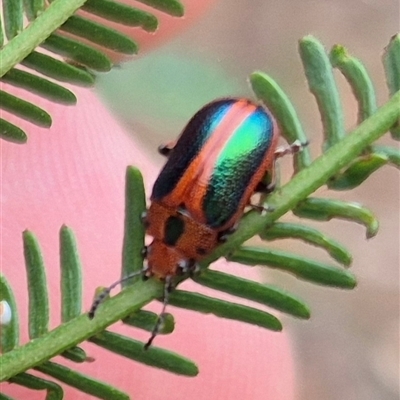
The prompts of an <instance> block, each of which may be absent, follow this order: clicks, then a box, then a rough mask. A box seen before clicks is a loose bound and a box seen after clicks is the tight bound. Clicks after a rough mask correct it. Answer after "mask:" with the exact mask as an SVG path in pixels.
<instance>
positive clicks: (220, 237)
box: [218, 223, 238, 243]
mask: <svg viewBox="0 0 400 400" xmlns="http://www.w3.org/2000/svg"><path fill="white" fill-rule="evenodd" d="M237 228H238V224H237V223H236V224H235V225H233V226H231V227H230V228H228V229H226V230H225V231H222V232H220V233H219V234H218V242H219V243H225V242H226V241H227V240H228V238H229V236H230V235H232V233H235V232H236V230H237Z"/></svg>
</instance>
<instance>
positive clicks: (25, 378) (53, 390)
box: [9, 372, 64, 400]
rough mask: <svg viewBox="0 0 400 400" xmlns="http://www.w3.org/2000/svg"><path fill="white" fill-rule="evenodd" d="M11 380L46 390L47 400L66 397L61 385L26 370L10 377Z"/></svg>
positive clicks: (60, 399)
mask: <svg viewBox="0 0 400 400" xmlns="http://www.w3.org/2000/svg"><path fill="white" fill-rule="evenodd" d="M9 382H12V383H15V384H17V385H20V386H24V387H27V388H29V389H33V390H45V391H46V400H62V399H63V398H64V392H63V390H62V388H61V386H60V385H57V384H56V383H54V382H51V381H48V380H47V379H43V378H39V377H37V376H34V375H32V374H27V373H26V372H22V373H21V374H18V375H15V376H14V377H12V378H11V379H10V381H9Z"/></svg>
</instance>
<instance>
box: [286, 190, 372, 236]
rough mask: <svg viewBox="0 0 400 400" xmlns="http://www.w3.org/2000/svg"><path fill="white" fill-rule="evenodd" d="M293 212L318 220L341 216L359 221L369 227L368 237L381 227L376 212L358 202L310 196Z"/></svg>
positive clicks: (299, 215) (302, 216)
mask: <svg viewBox="0 0 400 400" xmlns="http://www.w3.org/2000/svg"><path fill="white" fill-rule="evenodd" d="M293 213H294V214H295V215H297V216H298V217H301V218H309V219H314V220H317V221H329V220H331V219H332V218H341V219H346V220H349V221H353V222H357V223H359V224H362V225H364V226H365V227H366V228H367V232H366V236H367V239H370V238H372V237H374V236H375V235H376V234H377V233H378V229H379V222H378V220H377V219H376V217H375V216H374V214H372V212H371V211H370V210H368V209H367V208H365V207H363V206H362V205H361V204H358V203H350V202H345V201H341V200H334V199H319V198H316V197H309V198H308V199H306V200H304V201H302V202H301V203H300V204H299V205H298V206H297V207H296V208H295V209H293Z"/></svg>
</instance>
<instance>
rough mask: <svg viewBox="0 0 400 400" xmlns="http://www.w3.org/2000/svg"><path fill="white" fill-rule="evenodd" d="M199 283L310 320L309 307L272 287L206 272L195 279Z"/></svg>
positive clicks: (223, 274) (221, 273) (220, 273)
mask: <svg viewBox="0 0 400 400" xmlns="http://www.w3.org/2000/svg"><path fill="white" fill-rule="evenodd" d="M193 280H194V281H195V282H197V283H200V284H201V285H203V286H207V287H210V288H212V289H216V290H220V291H222V292H225V293H229V294H232V295H234V296H238V297H243V298H245V299H248V300H252V301H256V302H258V303H260V304H264V305H266V306H269V307H272V308H275V309H277V310H279V311H283V312H285V313H288V314H291V315H293V316H294V317H298V318H305V319H308V318H310V310H309V308H308V306H307V305H306V304H305V303H304V302H303V301H302V300H300V299H298V298H296V297H295V296H293V295H292V294H290V293H288V292H286V291H284V290H282V289H279V288H277V287H275V286H272V285H266V284H261V283H258V282H253V281H250V280H248V279H244V278H239V277H236V276H233V275H229V274H225V273H223V272H218V271H211V270H204V271H202V272H201V274H200V275H199V276H196V277H194V278H193Z"/></svg>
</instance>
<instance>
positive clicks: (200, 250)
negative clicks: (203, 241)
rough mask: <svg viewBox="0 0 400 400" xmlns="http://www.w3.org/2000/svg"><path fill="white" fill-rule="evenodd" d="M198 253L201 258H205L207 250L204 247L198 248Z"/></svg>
mask: <svg viewBox="0 0 400 400" xmlns="http://www.w3.org/2000/svg"><path fill="white" fill-rule="evenodd" d="M196 253H197V254H198V255H199V256H204V254H206V249H203V248H202V247H198V248H197V249H196Z"/></svg>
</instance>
